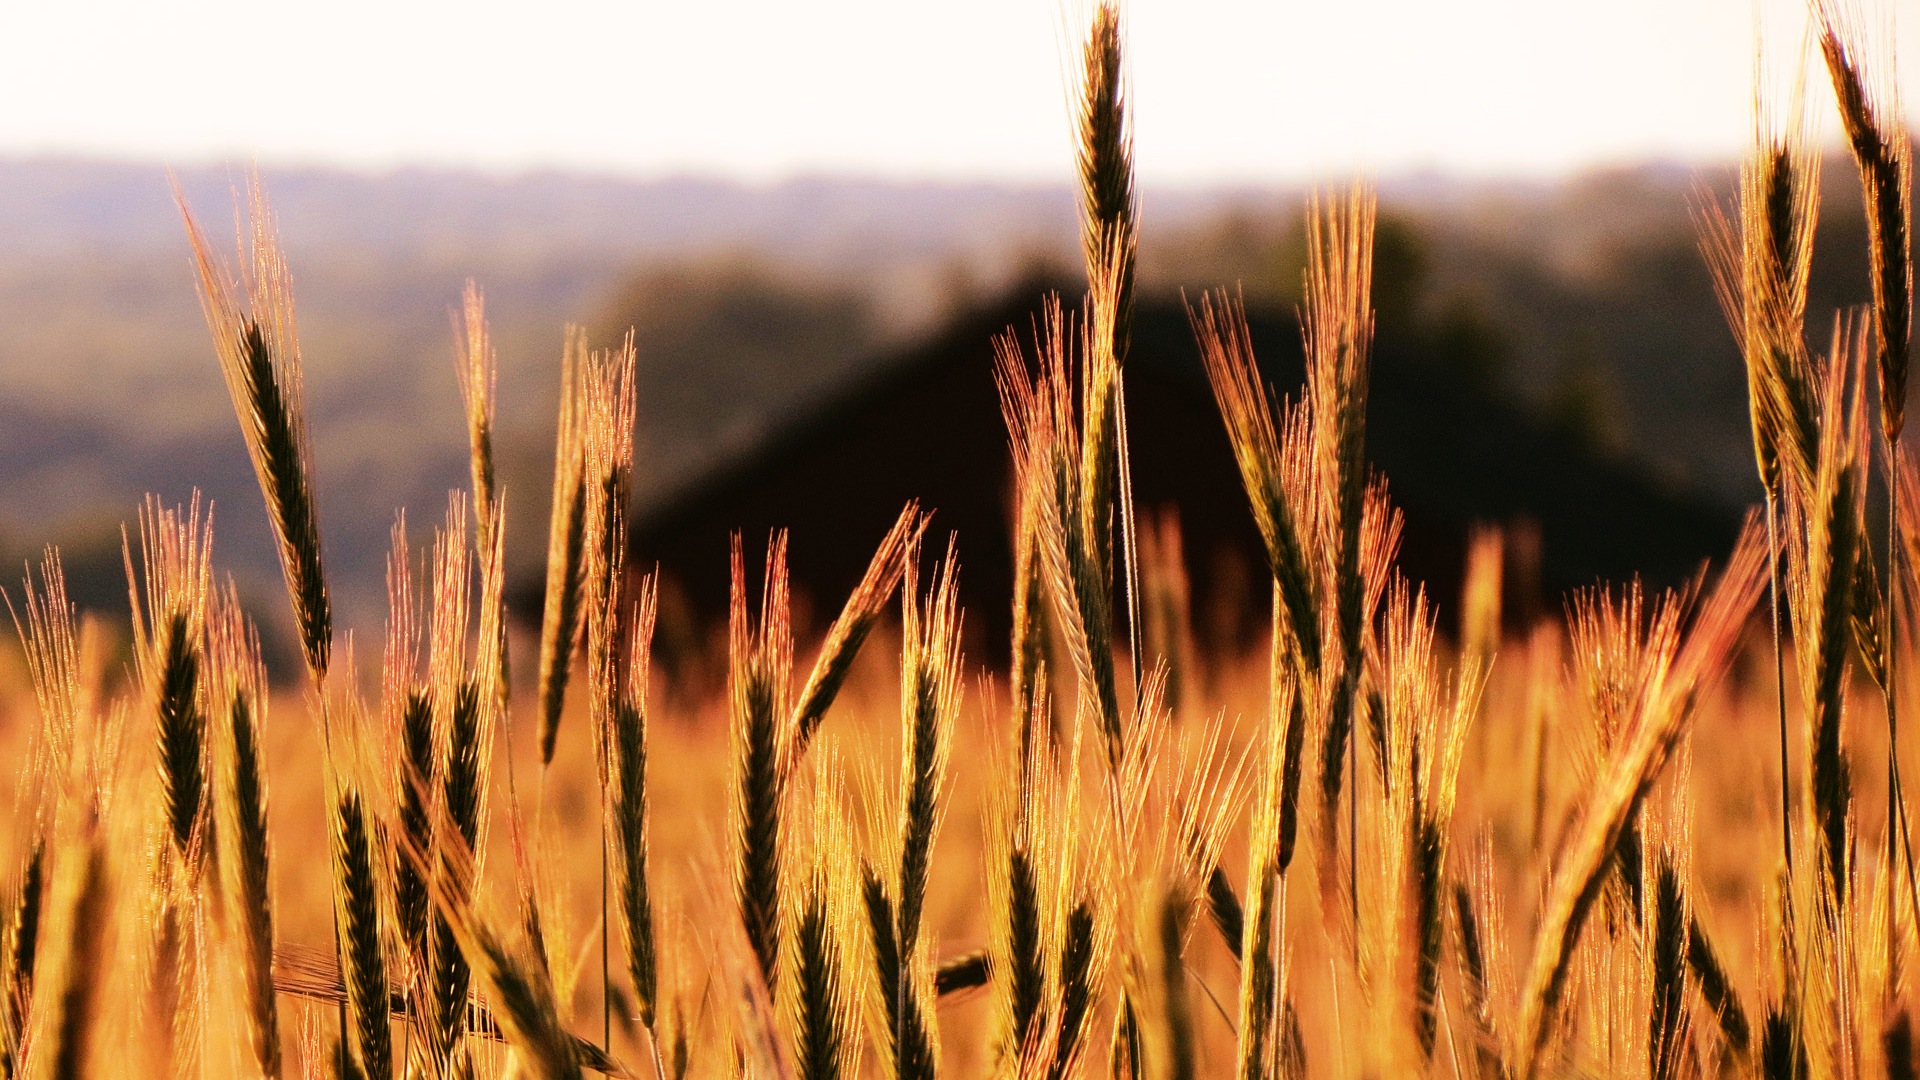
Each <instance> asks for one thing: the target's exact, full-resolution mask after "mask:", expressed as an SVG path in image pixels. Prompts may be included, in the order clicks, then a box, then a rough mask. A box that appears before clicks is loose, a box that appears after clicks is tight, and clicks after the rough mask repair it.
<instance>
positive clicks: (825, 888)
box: [787, 748, 862, 1080]
mask: <svg viewBox="0 0 1920 1080" xmlns="http://www.w3.org/2000/svg"><path fill="white" fill-rule="evenodd" d="M819 765H820V767H819V769H818V770H817V777H818V779H817V780H816V781H815V783H814V785H813V792H812V795H813V798H812V800H811V807H810V813H809V818H808V823H807V824H808V829H807V832H808V833H809V841H810V842H809V845H808V846H809V850H810V858H808V860H807V865H806V867H805V868H804V869H803V870H801V871H800V874H801V875H802V876H803V880H802V882H801V883H800V887H799V889H798V892H799V893H800V902H799V904H798V905H796V906H795V907H794V908H792V909H790V911H789V913H788V918H789V920H790V926H789V930H790V931H791V933H790V935H789V936H790V939H791V941H792V942H793V965H792V980H791V985H792V992H791V993H790V994H789V995H787V1004H788V1012H789V1023H788V1026H789V1029H790V1030H791V1032H792V1036H793V1039H792V1041H793V1062H794V1075H795V1076H796V1077H798V1078H799V1080H838V1078H840V1077H853V1076H855V1075H857V1074H858V1069H859V1062H860V1041H859V1029H858V1026H857V1024H856V1021H857V1019H858V1004H859V999H860V995H859V991H858V987H859V982H858V980H857V978H856V975H857V972H856V971H855V970H854V968H853V967H852V966H851V963H850V959H849V953H850V949H851V947H853V946H855V945H857V944H858V938H859V937H860V936H861V933H860V932H861V929H862V921H861V913H860V912H859V910H858V904H859V899H860V897H859V889H858V885H857V881H858V870H857V868H856V865H855V857H854V853H853V846H852V843H851V841H850V838H849V836H848V830H847V827H846V821H845V819H844V816H843V815H844V809H843V792H842V789H841V784H840V777H841V775H842V774H843V769H844V765H843V763H842V762H841V761H840V760H839V758H838V756H837V755H836V754H834V753H832V751H831V748H828V753H826V754H824V755H822V757H821V759H820V760H819Z"/></svg>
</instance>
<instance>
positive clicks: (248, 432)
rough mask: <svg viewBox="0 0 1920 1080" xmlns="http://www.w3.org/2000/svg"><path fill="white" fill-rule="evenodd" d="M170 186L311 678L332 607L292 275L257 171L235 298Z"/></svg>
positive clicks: (324, 647) (318, 668) (322, 653)
mask: <svg viewBox="0 0 1920 1080" xmlns="http://www.w3.org/2000/svg"><path fill="white" fill-rule="evenodd" d="M174 194H175V197H176V199H179V202H180V213H181V216H182V217H183V218H184V219H185V220H186V226H187V238H188V239H189V240H190V241H191V242H192V245H193V255H194V261H195V263H196V264H197V265H198V267H199V271H200V306H201V309H202V310H203V311H204V312H205V314H206V318H207V329H208V330H209V331H211V332H212V334H213V345H214V351H215V352H216V353H217V354H218V355H219V358H220V371H221V374H223V375H224V376H225V377H226V382H227V392H228V394H229V395H230V396H231V397H232V398H233V407H234V411H235V413H236V414H238V416H239V419H240V430H241V432H242V433H243V434H244V435H245V436H246V441H247V452H248V454H249V456H250V457H251V458H252V459H253V469H254V473H255V475H256V477H257V478H258V479H259V481H260V491H261V494H262V495H264V496H265V497H266V503H267V516H268V518H269V519H271V520H272V522H273V531H274V536H275V537H276V538H277V539H278V540H279V546H280V568H281V571H282V573H283V575H284V576H285V578H286V582H287V596H288V599H289V600H290V601H291V602H292V606H293V615H294V622H295V623H296V624H297V625H298V626H299V630H300V646H301V650H302V653H303V655H304V656H305V657H306V661H307V670H308V672H309V673H310V674H311V675H312V677H313V679H314V682H315V683H316V685H317V684H319V683H320V682H322V681H324V679H325V678H326V674H327V663H328V658H329V655H330V653H331V650H332V644H333V607H332V603H331V601H330V600H329V599H328V594H327V582H326V574H325V572H324V570H323V569H322V566H321V559H320V519H319V515H318V514H317V513H316V512H315V511H314V501H313V480H312V477H313V464H312V462H313V455H312V451H311V450H310V449H309V447H308V445H307V429H306V416H305V412H304V410H303V408H302V404H301V383H302V367H301V359H300V343H299V337H298V335H297V333H296V331H295V325H294V316H293V280H292V278H291V277H290V276H289V275H288V273H287V263H286V259H285V258H284V257H283V256H282V255H281V253H280V246H279V240H278V238H277V237H276V236H275V233H274V223H273V214H272V210H271V209H270V207H269V206H268V205H267V196H266V191H265V189H263V188H262V187H261V185H260V178H259V176H258V175H255V176H253V177H252V179H251V181H250V182H249V184H248V185H247V209H248V217H249V219H250V229H249V235H248V238H247V242H246V245H245V249H244V251H243V256H244V257H243V260H242V261H243V262H244V263H246V265H247V273H246V277H245V290H246V303H245V305H244V306H243V305H242V303H241V301H240V299H239V296H238V295H237V294H238V292H239V289H240V286H238V285H236V283H235V281H234V279H233V277H232V275H231V273H230V272H229V271H228V270H227V269H226V267H225V266H223V265H222V264H221V263H220V261H219V260H218V258H217V257H216V256H215V255H214V254H213V249H212V247H211V246H210V245H209V244H208V242H207V238H206V236H205V235H204V234H202V233H201V231H200V228H199V226H198V225H196V224H195V223H194V220H193V215H192V214H190V213H189V212H188V211H187V205H186V201H185V199H184V198H181V197H180V195H179V191H178V189H177V188H176V189H175V193H174Z"/></svg>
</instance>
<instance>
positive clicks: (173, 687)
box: [122, 496, 213, 873]
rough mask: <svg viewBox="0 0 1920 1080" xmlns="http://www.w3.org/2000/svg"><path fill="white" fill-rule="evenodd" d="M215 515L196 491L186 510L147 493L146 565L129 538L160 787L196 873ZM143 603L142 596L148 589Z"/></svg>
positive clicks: (127, 557) (127, 555)
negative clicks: (136, 558)
mask: <svg viewBox="0 0 1920 1080" xmlns="http://www.w3.org/2000/svg"><path fill="white" fill-rule="evenodd" d="M212 546H213V522H212V520H211V518H210V517H207V518H203V517H202V515H201V512H200V502H199V498H198V496H196V497H195V498H194V500H193V501H192V502H191V503H189V505H188V506H187V507H186V508H185V509H184V510H179V509H172V508H165V507H162V506H161V504H160V502H159V500H158V499H152V498H150V499H148V501H147V503H146V505H145V507H144V508H143V509H142V512H141V518H140V552H141V559H140V570H139V573H138V574H136V573H135V571H134V563H133V547H132V542H131V540H129V539H126V538H124V537H123V541H122V555H123V559H124V561H125V563H126V568H127V586H128V602H129V604H130V605H131V606H132V609H133V616H134V640H135V654H136V655H137V656H138V657H139V662H140V669H141V673H142V679H143V682H144V683H145V684H146V689H147V693H148V695H149V700H150V701H151V702H152V708H153V711H154V716H155V719H156V721H157V734H158V746H159V759H160V786H161V792H162V795H163V804H164V807H165V813H166V819H167V826H168V831H169V835H170V837H171V838H172V841H173V847H174V851H175V852H176V853H177V854H178V856H179V858H180V859H181V860H182V865H183V866H184V867H186V868H187V869H188V870H189V871H190V872H193V873H197V872H198V868H199V864H200V862H199V861H200V858H201V855H202V849H201V847H200V844H201V842H202V841H203V835H202V827H203V823H204V816H205V811H206V807H207V804H208V800H207V780H206V777H207V757H208V746H209V740H208V732H207V715H206V708H205V703H204V701H203V699H202V695H201V683H202V676H203V670H202V668H203V662H204V658H205V653H204V632H205V626H206V611H207V602H208V599H209V596H208V594H209V591H210V583H209V559H210V558H211V554H212V550H211V549H212ZM143 593H144V595H145V602H144V604H143V603H142V594H143Z"/></svg>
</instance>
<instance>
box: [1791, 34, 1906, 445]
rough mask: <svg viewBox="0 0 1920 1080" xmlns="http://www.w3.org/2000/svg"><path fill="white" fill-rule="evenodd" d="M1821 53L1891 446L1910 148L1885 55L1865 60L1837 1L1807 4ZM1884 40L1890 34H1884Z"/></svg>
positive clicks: (1902, 345) (1900, 410)
mask: <svg viewBox="0 0 1920 1080" xmlns="http://www.w3.org/2000/svg"><path fill="white" fill-rule="evenodd" d="M1814 11H1815V16H1816V19H1817V22H1818V33H1819V38H1820V54H1821V56H1822V57H1823V58H1824V59H1825V60H1826V64H1827V73H1828V74H1829V75H1830V76H1832V78H1833V93H1834V98H1835V100H1836V101H1837V102H1838V103H1839V106H1840V121H1841V124H1842V125H1843V126H1844V127H1845V129H1846V133H1847V142H1848V144H1849V145H1850V146H1851V147H1852V150H1853V159H1854V164H1855V165H1857V166H1858V167H1859V171H1860V187H1861V192H1862V195H1863V197H1864V200H1865V204H1866V208H1867V243H1868V255H1869V262H1870V270H1871V273H1872V283H1873V336H1874V361H1875V364H1876V366H1877V368H1878V370H1879V375H1880V379H1879V382H1880V425H1881V430H1882V432H1883V433H1884V434H1885V436H1886V439H1887V441H1888V442H1889V443H1892V444H1897V443H1898V442H1899V439H1900V430H1901V427H1902V425H1903V424H1904V422H1905V417H1906V400H1907V358H1908V348H1909V343H1910V341H1911V338H1912V333H1913V255H1912V231H1913V204H1912V200H1913V148H1912V145H1911V143H1910V141H1909V139H1908V136H1907V127H1906V121H1905V118H1904V116H1903V115H1902V112H1901V109H1900V99H1899V92H1898V87H1897V83H1896V82H1895V79H1894V71H1893V64H1892V58H1891V56H1890V55H1884V56H1869V55H1868V53H1869V52H1870V51H1871V49H1870V46H1869V40H1868V38H1867V37H1866V36H1865V33H1864V28H1863V27H1861V26H1859V25H1858V24H1857V23H1858V20H1857V19H1855V18H1851V17H1850V15H1851V12H1849V11H1848V10H1847V8H1846V7H1845V5H1843V4H1841V3H1839V2H1838V0H1816V3H1815V5H1814ZM1886 39H1887V40H1891V35H1890V34H1889V35H1887V38H1886Z"/></svg>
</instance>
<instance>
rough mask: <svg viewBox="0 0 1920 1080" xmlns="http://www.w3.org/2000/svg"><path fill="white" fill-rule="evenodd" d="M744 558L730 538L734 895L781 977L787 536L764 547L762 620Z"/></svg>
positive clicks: (767, 971) (766, 963)
mask: <svg viewBox="0 0 1920 1080" xmlns="http://www.w3.org/2000/svg"><path fill="white" fill-rule="evenodd" d="M746 573H747V571H746V561H745V557H744V556H743V554H742V552H741V548H740V539H739V537H737V536H736V537H735V538H734V541H733V589H732V594H733V595H732V605H731V608H730V614H729V617H728V627H729V629H728V637H727V642H728V644H727V656H728V676H727V698H728V702H729V706H728V708H729V715H730V721H729V731H730V746H731V750H732V752H731V755H730V756H731V758H732V761H733V784H732V796H733V797H732V800H731V803H730V812H729V815H728V821H729V830H730V832H731V833H732V836H733V846H734V852H735V856H736V858H735V863H734V881H733V885H734V899H735V902H736V903H738V905H739V908H740V915H741V922H742V923H743V924H744V925H745V926H746V930H747V941H748V943H749V944H750V945H751V946H752V949H753V955H754V960H755V961H756V963H757V964H758V965H759V972H760V977H761V978H762V980H764V982H765V983H766V985H768V986H773V985H777V983H776V981H775V980H776V976H777V975H778V972H779V969H780V912H781V890H780V882H781V869H780V867H781V861H782V859H783V858H784V854H783V850H782V849H783V846H784V845H783V843H782V840H781V818H782V813H783V809H782V802H783V800H782V797H781V796H782V792H781V780H780V759H781V753H782V748H783V747H785V746H787V745H790V743H789V740H790V738H791V736H790V734H789V731H788V725H789V723H790V720H791V717H792V715H793V713H792V707H791V704H790V693H791V691H790V689H789V685H790V681H791V677H792V668H793V632H792V629H791V624H790V623H789V622H788V619H789V607H788V604H789V601H788V596H787V541H786V534H785V533H775V534H774V536H773V539H772V541H771V542H770V543H769V544H768V547H767V565H766V576H765V578H764V581H763V584H762V586H761V594H760V618H759V620H758V624H757V625H755V623H754V622H753V621H752V620H750V619H749V617H748V614H747V582H746Z"/></svg>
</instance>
